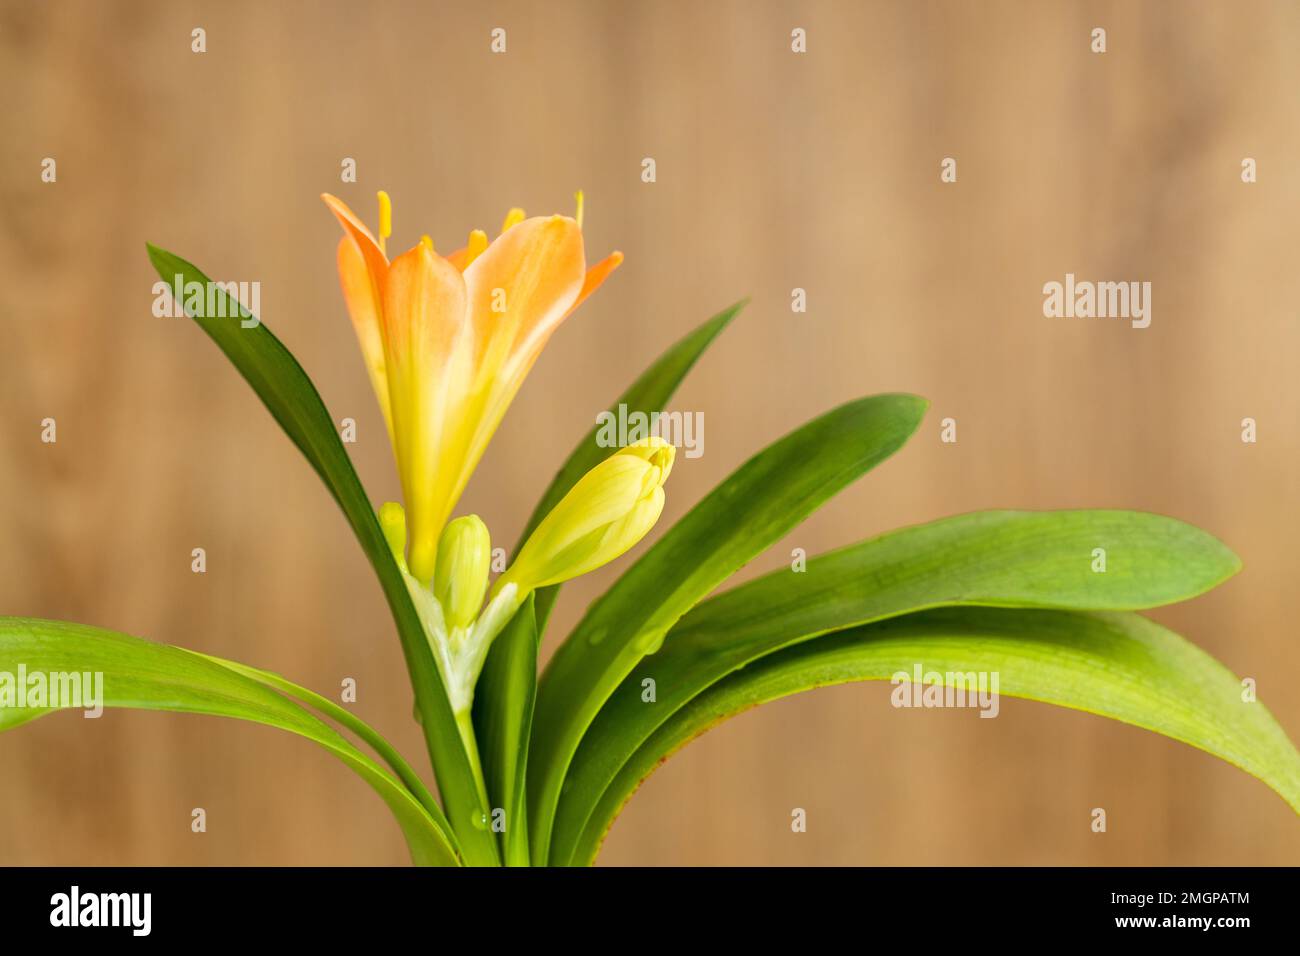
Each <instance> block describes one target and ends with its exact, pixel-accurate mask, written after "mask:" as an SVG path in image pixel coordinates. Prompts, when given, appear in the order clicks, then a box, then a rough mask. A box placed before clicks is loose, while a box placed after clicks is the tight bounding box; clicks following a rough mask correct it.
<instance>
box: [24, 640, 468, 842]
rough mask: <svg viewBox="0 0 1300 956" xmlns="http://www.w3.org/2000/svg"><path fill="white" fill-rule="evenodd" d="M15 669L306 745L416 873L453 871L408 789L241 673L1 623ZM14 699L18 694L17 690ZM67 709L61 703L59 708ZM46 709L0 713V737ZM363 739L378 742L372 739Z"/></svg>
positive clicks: (439, 835)
mask: <svg viewBox="0 0 1300 956" xmlns="http://www.w3.org/2000/svg"><path fill="white" fill-rule="evenodd" d="M20 667H21V668H23V669H24V670H25V672H26V674H27V675H29V678H30V675H32V674H36V673H40V674H43V675H46V678H47V679H48V676H49V675H51V674H58V675H64V674H74V673H76V674H87V675H94V674H102V675H103V685H102V693H103V699H102V701H100V703H102V705H103V706H105V707H133V708H139V709H144V710H169V711H179V712H183V713H191V714H212V715H216V716H219V717H234V718H237V719H240V720H248V721H253V722H255V723H259V724H265V725H266V726H268V727H277V728H279V729H280V730H287V731H289V732H290V733H294V734H298V735H299V736H301V737H306V738H307V739H308V740H313V741H315V742H316V743H318V744H320V745H321V746H322V747H324V748H325V749H326V750H328V751H329V752H330V753H332V754H334V755H335V756H336V757H338V758H339V759H340V760H342V761H343V762H344V763H345V764H347V765H348V766H349V767H351V768H352V769H353V770H354V771H356V773H357V774H358V775H359V776H360V777H361V778H362V779H363V780H365V781H366V783H368V784H369V785H370V786H371V787H372V788H374V790H375V792H376V793H378V794H379V796H380V797H382V798H383V800H384V802H385V803H386V804H388V808H389V809H390V810H391V811H392V812H393V816H394V817H395V818H396V819H397V822H398V824H399V825H400V826H401V828H402V833H403V835H404V836H405V837H406V842H407V845H408V846H409V847H410V850H411V858H412V859H413V860H414V861H415V862H416V863H417V864H421V865H442V866H454V865H457V864H458V863H459V860H458V858H457V855H456V849H455V839H454V837H452V836H451V835H450V834H449V833H448V832H447V831H446V829H445V828H444V825H443V823H442V821H441V820H440V819H439V818H437V817H435V816H434V815H433V814H431V812H430V810H429V808H428V807H426V806H425V805H423V804H422V803H421V802H420V800H419V799H418V798H417V797H416V796H415V795H414V794H413V793H412V792H411V791H410V790H408V789H407V788H406V787H404V786H403V785H402V784H401V783H400V782H399V781H398V780H396V779H394V777H393V776H392V774H390V773H389V772H388V771H386V770H384V768H383V767H381V766H380V765H379V764H377V763H376V762H375V761H374V760H373V759H371V758H370V757H368V756H366V755H365V754H364V753H362V752H361V751H360V750H358V749H357V748H356V747H355V746H354V745H353V744H351V743H350V742H349V741H348V740H347V739H346V738H345V737H343V736H342V735H341V734H339V733H338V732H337V731H336V730H334V729H333V728H331V727H330V726H329V725H327V724H325V723H323V722H322V721H321V720H319V719H318V718H317V717H315V716H313V715H312V714H310V713H309V712H308V711H306V710H304V709H303V708H302V707H299V706H298V705H297V704H295V703H294V702H293V701H291V700H289V699H287V698H285V697H283V696H282V695H280V694H278V693H276V692H275V691H274V690H272V689H270V688H269V687H267V686H265V685H263V684H262V683H259V682H258V681H255V680H252V679H250V678H249V677H247V676H245V675H244V674H242V673H240V668H241V667H242V665H236V664H233V663H231V662H225V661H222V662H218V661H217V660H216V659H211V658H208V657H207V656H205V655H202V654H195V653H192V652H190V651H186V650H182V649H181V648H177V647H169V646H167V645H165V644H153V643H150V642H149V641H143V640H141V639H140V638H138V637H129V636H127V635H125V634H117V633H114V632H112V631H105V630H101V629H99V628H94V627H87V626H86V625H83V624H69V623H65V622H62V621H41V620H34V619H30V618H14V617H0V672H4V673H7V674H17V673H18V670H19V668H20ZM83 680H84V678H83ZM18 692H19V693H20V694H21V693H22V688H18ZM20 699H25V698H20ZM48 700H49V698H47V702H48ZM72 703H74V702H71V701H68V700H67V699H66V698H61V699H60V704H62V705H64V706H65V707H66V706H71V705H72ZM83 703H84V699H83ZM52 710H53V708H48V707H46V708H26V707H22V708H18V707H8V706H5V707H0V730H8V729H11V728H13V727H16V726H19V725H21V724H24V723H26V722H27V721H29V720H33V719H35V718H36V717H40V716H43V715H44V714H48V713H51V712H52ZM353 720H354V721H356V718H353ZM357 722H358V723H359V721H357ZM370 734H371V735H373V736H374V737H376V738H378V734H376V733H375V732H374V731H373V730H371V731H370Z"/></svg>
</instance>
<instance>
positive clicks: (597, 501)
mask: <svg viewBox="0 0 1300 956" xmlns="http://www.w3.org/2000/svg"><path fill="white" fill-rule="evenodd" d="M675 454H676V449H674V448H673V446H672V445H670V444H668V443H667V442H666V441H664V440H663V439H661V438H647V439H644V440H642V441H640V442H637V443H636V444H635V445H629V446H628V447H626V448H621V449H619V450H618V451H617V452H615V453H614V454H613V455H610V456H609V457H608V458H606V459H605V460H604V461H602V462H601V463H600V464H599V465H597V466H596V467H595V468H593V469H591V471H589V472H587V473H586V474H585V475H583V476H582V478H580V479H579V480H578V482H577V484H575V485H574V486H573V487H572V488H571V489H570V490H569V493H568V494H567V495H565V496H564V498H563V499H561V501H560V503H559V504H558V505H556V506H555V508H554V510H552V511H551V513H550V514H548V515H547V516H546V517H545V518H543V519H542V522H541V524H539V525H538V526H537V529H536V530H535V531H534V532H533V533H532V535H531V536H530V537H529V538H528V541H527V542H526V543H525V544H524V546H523V548H522V549H520V552H519V557H518V558H517V559H516V560H515V563H514V564H513V565H511V566H510V568H509V569H508V570H507V571H506V572H505V574H503V575H501V577H500V578H499V579H498V581H497V584H496V587H495V588H494V589H493V593H496V592H497V591H499V590H500V589H501V588H502V587H504V586H505V585H506V584H508V583H514V584H516V585H518V588H519V594H520V596H521V597H522V596H523V595H525V594H526V593H527V592H528V591H531V590H534V589H536V588H542V587H546V586H548V585H551V584H559V583H560V582H561V581H567V580H569V579H570V578H576V577H577V576H578V575H580V574H586V573H587V572H588V571H593V570H595V569H596V568H598V567H600V566H601V565H603V564H608V563H609V562H610V561H613V560H614V559H615V558H617V557H618V556H619V555H621V554H622V553H623V552H625V551H627V550H628V549H629V548H631V547H632V546H633V545H634V544H636V543H637V542H638V541H640V540H641V539H642V538H643V537H645V535H646V533H647V532H648V531H649V530H650V529H651V528H652V527H654V523H655V522H656V521H658V520H659V515H660V513H661V512H662V511H663V508H664V491H663V484H664V482H665V481H666V480H667V478H668V473H669V472H670V471H672V467H673V457H674V455H675Z"/></svg>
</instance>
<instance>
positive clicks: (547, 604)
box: [515, 299, 749, 635]
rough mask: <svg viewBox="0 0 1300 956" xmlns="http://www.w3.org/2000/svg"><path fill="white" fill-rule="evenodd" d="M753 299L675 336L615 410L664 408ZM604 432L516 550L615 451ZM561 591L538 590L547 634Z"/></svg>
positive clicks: (563, 476) (558, 484)
mask: <svg viewBox="0 0 1300 956" xmlns="http://www.w3.org/2000/svg"><path fill="white" fill-rule="evenodd" d="M748 304H749V300H748V299H742V300H741V301H739V302H737V303H736V304H735V305H733V306H731V307H730V308H728V309H723V310H722V311H721V312H719V313H718V314H717V315H715V316H714V317H713V318H711V319H709V320H708V321H707V322H705V323H703V324H702V325H700V326H698V327H697V328H695V329H694V330H692V331H691V332H690V333H689V334H688V335H686V336H685V337H684V338H681V339H679V340H678V341H677V342H675V343H674V344H673V345H672V347H671V348H669V349H668V351H666V352H664V354H663V355H661V356H659V358H657V359H656V360H655V362H654V364H653V365H651V366H650V367H649V368H648V369H646V370H645V371H644V372H642V373H641V376H640V378H638V379H637V380H636V381H635V382H633V383H632V386H631V387H630V388H629V389H628V390H627V391H626V392H624V393H623V394H622V395H620V396H619V397H618V399H617V400H616V401H615V402H614V404H613V405H612V406H610V408H609V411H610V412H611V413H613V414H615V415H617V414H618V407H619V406H620V405H625V406H627V411H628V414H632V413H634V412H643V413H645V414H646V415H649V414H651V413H652V412H658V411H662V410H663V407H664V406H665V405H667V404H668V400H669V399H670V398H672V396H673V393H674V392H675V391H677V386H678V385H680V384H681V382H682V379H684V378H685V377H686V373H687V372H689V371H690V370H691V369H692V368H694V367H695V363H696V361H698V360H699V357H700V356H701V355H703V354H704V350H705V349H707V348H708V347H709V346H710V345H712V344H713V340H714V339H716V338H717V337H718V335H719V334H720V333H721V332H722V330H723V329H725V328H726V327H727V326H728V325H729V324H730V323H731V320H732V319H734V318H735V317H736V316H737V315H738V314H739V313H740V310H741V309H743V308H744V307H745V306H746V305H748ZM599 434H600V425H595V426H593V427H592V429H591V431H589V432H588V433H587V434H586V436H585V437H584V438H583V439H582V441H580V442H579V443H578V447H577V448H575V449H573V452H572V454H570V455H569V457H568V459H566V460H565V462H564V464H563V465H561V466H560V470H559V471H558V472H557V473H556V475H555V478H554V479H553V480H552V481H551V484H550V486H549V487H548V488H547V489H546V491H545V492H543V494H542V498H541V500H540V501H538V502H537V507H535V508H534V509H533V513H532V516H531V517H530V518H529V519H528V524H526V525H525V526H524V531H523V534H521V535H520V536H519V542H518V543H517V544H516V545H515V553H516V554H517V553H518V552H519V549H520V548H522V547H523V545H524V542H525V541H527V540H528V536H529V535H531V534H532V533H533V531H535V530H536V528H537V526H538V525H539V524H540V523H541V521H542V519H543V518H545V517H546V516H547V515H548V514H550V513H551V509H553V508H554V507H555V506H556V505H557V504H559V503H560V499H561V498H563V497H564V496H565V495H566V494H568V493H569V490H570V489H571V488H572V487H573V486H574V485H575V484H577V482H578V479H579V478H581V477H582V476H583V475H585V474H586V473H587V472H589V471H591V469H593V468H595V467H596V466H597V465H599V464H600V463H601V462H602V461H604V460H605V459H606V458H608V457H609V455H610V450H609V449H608V448H604V447H602V446H600V445H599V444H597V442H596V437H597V435H599ZM559 593H560V585H558V584H555V585H552V586H551V587H548V588H542V589H541V590H540V591H538V592H537V632H538V634H539V635H540V634H542V633H544V632H545V630H546V621H547V619H548V618H549V617H550V615H551V608H552V607H554V605H555V599H556V597H557V596H558V595H559Z"/></svg>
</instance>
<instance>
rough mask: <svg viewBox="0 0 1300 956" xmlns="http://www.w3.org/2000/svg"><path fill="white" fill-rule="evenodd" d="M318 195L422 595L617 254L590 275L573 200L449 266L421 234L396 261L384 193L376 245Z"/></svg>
mask: <svg viewBox="0 0 1300 956" xmlns="http://www.w3.org/2000/svg"><path fill="white" fill-rule="evenodd" d="M322 198H323V199H324V200H325V203H326V205H328V206H329V207H330V210H331V211H332V212H333V213H334V215H335V216H336V217H337V218H338V221H339V223H340V224H341V225H342V226H343V232H344V236H343V239H342V240H341V241H340V242H339V248H338V267H339V279H340V282H341V284H342V287H343V297H344V298H345V299H346V300H347V306H348V312H349V313H350V314H351V316H352V324H353V326H354V327H355V328H356V332H357V339H358V341H359V342H360V344H361V352H362V355H363V356H364V357H365V362H366V368H367V370H368V371H369V373H370V382H371V385H372V386H373V387H374V390H375V395H376V397H378V399H379V406H380V408H381V409H382V410H383V413H384V420H385V422H386V423H387V425H388V434H389V438H390V440H391V441H392V445H393V452H394V456H395V457H396V459H397V470H398V474H399V476H400V477H401V481H402V494H403V497H404V498H405V503H406V514H407V522H408V532H409V541H410V555H409V559H408V564H409V567H410V572H411V574H412V575H413V576H414V577H415V578H416V579H417V580H418V581H420V582H421V583H423V584H425V585H427V584H429V582H430V581H431V580H432V578H433V572H434V566H435V563H436V560H437V549H438V537H439V534H440V533H441V532H442V529H443V526H444V525H445V524H446V523H447V521H448V519H449V518H450V517H451V513H452V509H453V508H455V506H456V502H457V501H458V500H459V499H460V496H461V493H462V492H463V491H464V490H465V485H466V483H467V482H468V481H469V476H470V475H471V474H472V473H473V471H474V468H475V467H476V466H477V465H478V462H479V459H480V458H481V457H482V456H483V452H484V450H485V449H486V448H487V444H488V442H489V441H490V440H491V438H492V435H493V433H494V432H495V431H496V429H497V426H498V425H499V424H500V422H501V418H502V417H503V416H504V415H505V411H506V408H507V407H508V406H509V405H510V402H511V400H512V399H513V398H514V397H515V393H516V392H518V391H519V386H520V385H521V384H523V380H524V377H525V376H526V375H527V374H528V370H529V369H530V368H532V366H533V362H535V361H536V360H537V356H538V354H539V353H540V352H541V350H542V347H543V346H544V345H545V344H546V342H547V340H548V339H549V338H550V337H551V333H552V332H554V331H555V329H556V328H557V327H558V326H559V325H560V323H561V322H563V321H564V319H565V318H566V317H568V315H569V314H570V313H572V312H573V310H574V309H576V308H577V307H578V306H579V305H580V304H581V303H582V302H583V300H584V299H586V298H587V296H589V295H590V294H591V293H592V292H594V291H595V290H596V288H597V287H599V286H600V284H601V283H602V282H604V281H605V279H606V277H608V276H609V274H610V273H611V272H613V271H614V269H616V268H617V267H618V265H619V263H620V262H622V261H623V255H622V253H619V252H614V253H612V254H610V255H609V256H608V257H606V258H605V259H603V260H602V261H600V262H599V263H597V264H596V265H595V266H593V267H592V268H591V269H587V267H586V256H585V253H584V250H583V242H582V194H581V193H579V194H578V214H577V218H576V219H571V218H569V217H568V216H558V215H557V216H549V217H546V216H539V217H535V218H532V219H525V218H524V214H523V211H522V210H518V209H512V210H511V211H510V213H509V214H508V215H507V216H506V220H505V223H504V224H503V226H502V230H501V235H500V236H499V237H498V238H497V239H496V240H495V241H493V242H491V243H489V242H488V239H487V236H486V234H484V233H483V232H481V231H479V230H475V231H474V232H472V233H470V237H469V241H468V243H467V244H466V246H465V248H463V249H460V250H458V251H457V252H454V253H452V254H451V255H449V256H446V257H445V258H444V257H443V256H440V255H438V253H437V252H436V251H435V250H434V247H433V243H432V242H430V241H429V239H428V237H427V236H426V237H425V238H424V239H422V240H421V241H420V242H419V243H417V244H416V245H415V246H413V247H412V248H411V249H409V250H407V251H406V252H404V253H402V254H401V255H400V256H398V257H397V258H395V259H393V260H392V261H391V262H390V261H389V260H388V257H387V256H386V255H385V241H386V239H387V238H388V236H389V234H390V233H391V226H390V220H391V213H390V208H391V207H390V205H389V202H388V196H387V195H386V194H385V193H380V194H379V201H380V227H379V239H378V241H376V240H375V238H374V237H373V236H372V235H371V233H370V231H369V230H368V229H366V227H365V225H364V224H362V222H361V221H360V220H359V219H358V218H357V217H356V215H354V214H353V212H352V210H350V209H349V208H348V207H347V206H346V205H344V203H343V202H341V201H340V200H338V199H336V198H335V197H333V196H330V195H328V194H327V195H325V196H323V197H322Z"/></svg>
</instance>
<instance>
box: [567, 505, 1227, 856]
mask: <svg viewBox="0 0 1300 956" xmlns="http://www.w3.org/2000/svg"><path fill="white" fill-rule="evenodd" d="M1095 548H1103V549H1105V551H1106V560H1107V564H1106V571H1105V572H1104V573H1097V572H1094V571H1093V566H1094V557H1093V550H1094V549H1095ZM1240 567H1241V562H1240V561H1239V560H1238V559H1237V556H1236V555H1235V554H1233V553H1232V552H1231V551H1229V550H1228V549H1227V548H1226V547H1225V546H1224V545H1223V544H1222V543H1220V542H1219V541H1218V540H1217V539H1215V538H1214V537H1213V536H1211V535H1210V534H1207V533H1206V532H1204V531H1201V530H1200V529H1198V528H1195V527H1192V526H1191V525H1188V524H1184V523H1183V522H1181V521H1176V520H1174V519H1173V518H1166V517H1164V516H1162V515H1153V514H1144V513H1140V512H1133V511H1049V512H1029V511H980V512H975V513H972V514H965V515H957V516H955V517H952V518H945V519H943V520H940V521H935V522H931V523H929V524H923V525H917V526H915V527H911V528H904V529H901V530H899V531H893V532H890V533H889V534H885V535H882V536H880V537H877V538H873V539H871V540H869V541H864V542H862V543H860V544H856V545H853V546H851V547H847V548H843V549H840V550H838V551H833V552H830V553H828V554H825V555H821V556H819V557H816V558H813V559H811V560H810V561H809V562H808V565H807V567H806V569H805V570H804V571H803V572H802V573H795V572H793V571H792V570H790V569H785V570H781V571H777V572H775V573H773V574H769V575H766V576H765V577H762V578H758V579H757V580H754V581H751V582H749V583H747V584H744V585H742V586H740V587H738V588H734V589H733V590H731V591H727V592H726V593H724V594H721V595H719V596H718V597H715V598H711V599H709V600H707V601H704V602H703V603H701V604H700V605H698V606H697V607H696V608H695V609H694V610H692V611H691V612H690V613H689V614H687V615H686V616H685V617H683V618H682V620H681V621H680V622H678V624H677V626H676V627H674V628H673V629H672V631H671V632H670V633H669V635H668V640H667V641H666V642H665V645H664V648H663V650H661V651H660V652H659V653H658V654H655V655H653V656H652V657H648V658H646V659H645V660H643V661H641V662H640V663H639V664H638V665H637V666H636V668H635V669H633V671H632V672H631V673H630V674H628V676H627V677H626V678H625V679H624V680H623V682H622V684H621V685H619V687H618V689H617V690H616V691H615V692H614V693H613V694H612V695H611V696H610V698H609V700H608V701H606V702H605V705H604V706H603V707H602V708H601V711H600V713H599V714H598V715H597V716H596V719H595V720H594V721H593V722H592V724H591V726H590V727H589V728H588V729H587V732H586V734H585V735H584V737H583V739H582V744H581V745H580V746H579V748H578V752H577V753H576V754H575V755H574V758H573V765H572V767H571V768H570V770H569V776H568V778H567V780H566V785H565V792H564V796H563V797H562V798H561V800H560V806H559V809H558V811H557V813H556V819H555V835H554V837H553V840H552V849H551V859H552V860H553V861H555V862H564V861H566V860H567V859H568V858H569V855H570V854H571V852H572V850H573V848H574V846H575V845H576V843H577V840H578V838H579V837H580V835H581V834H582V832H583V829H584V827H585V824H586V820H587V817H588V816H589V815H590V813H591V812H592V810H593V809H594V808H595V805H596V803H597V801H598V800H599V799H600V797H601V794H602V793H604V791H605V788H606V787H607V786H608V785H609V782H610V781H611V780H613V779H614V776H615V775H616V774H617V773H618V770H619V768H620V767H621V766H622V765H623V763H624V762H625V761H626V760H628V759H629V758H630V757H631V756H632V754H633V753H635V752H636V750H637V748H638V747H640V746H641V744H642V743H644V742H645V740H646V739H647V738H649V736H650V735H651V734H652V733H654V731H655V729H656V728H657V727H659V726H660V725H661V724H663V723H664V722H665V721H667V720H668V719H669V718H670V717H671V716H672V714H673V712H674V711H675V710H677V708H679V707H681V706H682V705H683V704H685V703H686V702H687V701H689V700H691V699H693V698H694V697H695V696H697V695H698V694H699V693H700V692H702V691H703V690H704V689H705V688H707V687H708V686H709V685H711V684H713V683H715V682H716V681H719V680H721V679H722V678H723V677H725V676H726V675H727V674H729V673H731V672H732V671H735V670H738V669H739V668H741V667H744V666H745V665H747V664H749V663H751V662H752V661H755V660H757V659H758V658H760V657H763V656H765V655H767V654H770V653H772V652H773V651H776V650H778V649H780V648H782V647H785V646H787V645H789V644H794V643H797V642H799V641H803V640H807V639H808V638H810V637H814V636H816V635H818V634H824V633H826V632H828V631H839V630H843V629H845V628H848V627H853V626H855V625H859V624H865V623H868V622H870V621H876V620H880V619H882V618H886V617H895V616H898V615H901V614H906V613H909V612H913V611H919V610H923V609H925V608H931V607H940V606H945V605H991V606H999V607H1042V608H1062V609H1076V610H1137V609H1139V608H1148V607H1156V606H1159V605H1161V604H1170V603H1173V602H1175V601H1181V600H1185V599H1187V598H1190V597H1194V596H1195V595H1197V594H1200V593H1202V592H1204V591H1207V590H1209V589H1210V588H1212V587H1214V586H1216V585H1217V584H1220V583H1221V582H1222V581H1224V580H1225V579H1226V578H1228V577H1230V576H1231V575H1232V574H1235V573H1236V572H1237V570H1238V569H1239V568H1240ZM646 678H651V679H653V680H654V682H655V689H656V698H657V699H656V700H655V702H654V703H653V704H647V703H645V702H643V701H642V699H641V688H642V681H643V680H645V679H646Z"/></svg>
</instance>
